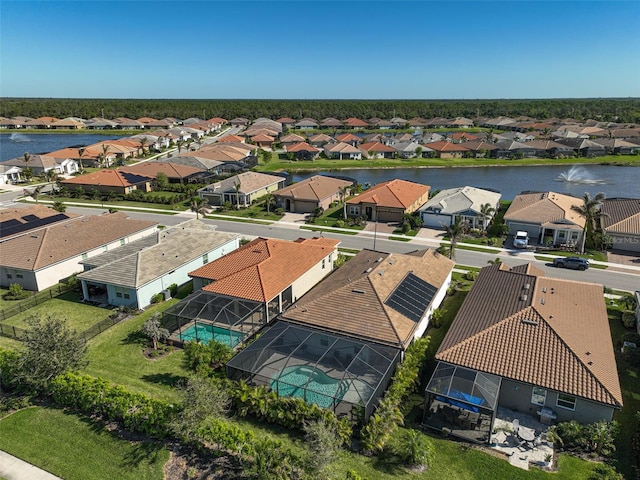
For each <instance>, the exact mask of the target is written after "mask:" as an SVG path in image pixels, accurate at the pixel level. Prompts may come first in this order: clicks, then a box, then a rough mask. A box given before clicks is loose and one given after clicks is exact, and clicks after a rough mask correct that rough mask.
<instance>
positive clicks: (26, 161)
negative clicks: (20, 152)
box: [24, 152, 31, 168]
mask: <svg viewBox="0 0 640 480" xmlns="http://www.w3.org/2000/svg"><path fill="white" fill-rule="evenodd" d="M30 161H31V155H30V154H29V152H24V168H29V162H30Z"/></svg>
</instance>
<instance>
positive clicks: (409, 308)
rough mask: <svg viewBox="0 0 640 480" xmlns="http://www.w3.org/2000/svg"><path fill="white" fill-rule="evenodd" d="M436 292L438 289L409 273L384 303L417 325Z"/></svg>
mask: <svg viewBox="0 0 640 480" xmlns="http://www.w3.org/2000/svg"><path fill="white" fill-rule="evenodd" d="M437 291H438V289H437V288H436V287H434V286H433V285H431V284H430V283H428V282H425V281H424V280H422V279H421V278H420V277H417V276H415V275H414V274H413V273H409V274H408V275H407V276H406V277H405V278H404V280H402V282H400V285H398V286H397V287H396V289H395V290H394V291H393V293H392V294H391V295H390V296H389V298H388V299H387V301H386V302H384V303H385V305H388V306H389V307H391V308H393V309H394V310H395V311H396V312H398V313H400V314H402V315H404V316H405V317H407V318H409V319H410V320H413V321H414V322H416V323H418V322H419V321H420V319H422V316H423V315H424V313H425V312H426V311H427V308H429V304H430V303H431V300H433V296H434V295H435V294H436V292H437Z"/></svg>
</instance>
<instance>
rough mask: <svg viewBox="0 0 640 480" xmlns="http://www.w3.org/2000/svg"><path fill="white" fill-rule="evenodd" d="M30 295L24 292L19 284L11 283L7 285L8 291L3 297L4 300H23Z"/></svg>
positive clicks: (28, 292)
mask: <svg viewBox="0 0 640 480" xmlns="http://www.w3.org/2000/svg"><path fill="white" fill-rule="evenodd" d="M30 295H32V293H31V292H30V291H28V290H25V289H24V287H23V286H22V285H20V284H19V283H12V284H11V285H9V291H8V292H7V293H5V294H4V295H3V297H2V298H3V299H4V300H8V301H10V300H24V299H25V298H27V297H28V296H30Z"/></svg>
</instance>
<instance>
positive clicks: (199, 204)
mask: <svg viewBox="0 0 640 480" xmlns="http://www.w3.org/2000/svg"><path fill="white" fill-rule="evenodd" d="M191 211H192V212H195V213H196V220H198V219H199V218H200V215H202V216H203V217H204V216H205V215H206V214H207V213H208V212H209V202H208V201H207V199H206V198H202V197H199V196H195V197H193V198H192V199H191Z"/></svg>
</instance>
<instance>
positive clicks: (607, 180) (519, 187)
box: [293, 165, 640, 200]
mask: <svg viewBox="0 0 640 480" xmlns="http://www.w3.org/2000/svg"><path fill="white" fill-rule="evenodd" d="M318 173H320V174H324V175H333V176H344V177H349V178H353V179H355V180H357V181H358V183H360V184H363V185H364V184H365V183H369V184H371V185H375V184H376V183H380V182H384V181H386V180H391V179H394V178H400V179H403V180H410V181H413V182H418V183H422V184H425V185H430V186H431V189H432V190H436V189H438V190H441V189H445V188H454V187H461V186H465V185H469V186H473V187H478V188H489V189H493V190H497V191H499V192H500V193H502V198H504V199H508V200H510V199H512V198H513V197H514V196H516V195H517V194H519V193H521V192H523V191H526V190H536V191H555V192H558V193H567V194H570V195H575V196H582V195H583V194H584V193H585V192H589V193H590V194H591V195H595V194H596V193H598V192H604V193H605V194H606V196H607V198H612V197H631V198H640V167H616V166H611V165H585V166H574V167H571V166H568V165H544V166H535V167H534V166H523V167H471V168H450V167H443V168H396V169H366V170H340V171H335V172H316V173H306V174H294V175H293V181H296V182H297V181H300V180H303V179H305V178H308V177H310V176H312V175H316V174H318ZM561 175H564V176H569V177H570V178H571V179H573V180H575V181H573V182H566V181H558V180H557V179H558V177H559V176H561Z"/></svg>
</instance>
